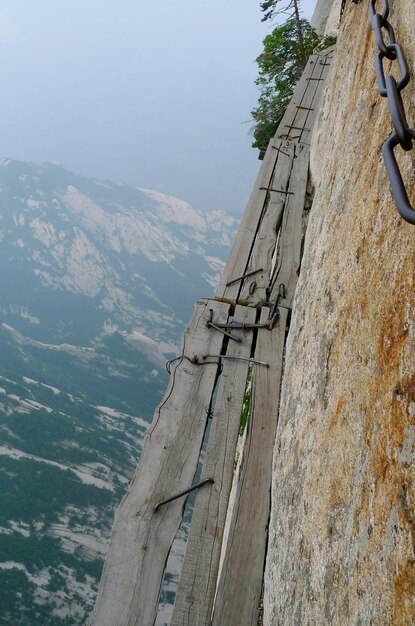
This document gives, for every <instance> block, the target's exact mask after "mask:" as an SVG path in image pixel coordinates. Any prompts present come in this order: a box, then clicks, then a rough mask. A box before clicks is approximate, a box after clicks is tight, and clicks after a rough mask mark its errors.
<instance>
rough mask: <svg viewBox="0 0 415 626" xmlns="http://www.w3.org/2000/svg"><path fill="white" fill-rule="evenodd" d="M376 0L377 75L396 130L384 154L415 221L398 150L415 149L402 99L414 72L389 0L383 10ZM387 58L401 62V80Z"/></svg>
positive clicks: (398, 196) (414, 131)
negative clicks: (391, 16) (390, 71)
mask: <svg viewBox="0 0 415 626" xmlns="http://www.w3.org/2000/svg"><path fill="white" fill-rule="evenodd" d="M376 3H377V0H370V17H371V21H372V28H373V30H374V32H375V37H376V43H377V46H378V48H379V53H378V56H377V58H376V63H375V70H376V78H377V82H378V88H379V93H380V95H381V96H382V97H384V98H387V99H388V104H389V111H390V114H391V118H392V124H393V128H394V133H393V134H392V135H391V136H390V137H389V139H387V140H386V141H385V143H384V144H383V147H382V155H383V160H384V163H385V167H386V171H387V173H388V176H389V180H390V184H391V188H392V195H393V198H394V200H395V203H396V207H397V209H398V211H399V213H400V215H401V217H403V219H404V220H406V221H407V222H409V223H410V224H415V209H414V208H413V207H412V206H411V204H410V201H409V198H408V194H407V192H406V188H405V184H404V182H403V179H402V174H401V171H400V169H399V166H398V163H397V161H396V157H395V152H394V150H395V148H396V146H398V145H400V146H401V148H402V149H403V150H405V151H406V152H409V151H410V150H412V149H413V141H415V128H410V127H409V124H408V120H407V117H406V112H405V107H404V104H403V100H402V91H403V90H404V89H405V87H407V86H408V84H409V81H410V78H411V76H410V73H409V67H408V62H407V60H406V57H405V52H404V50H403V48H402V46H401V45H400V44H399V43H398V42H397V41H396V36H395V31H394V29H393V26H392V24H391V23H390V22H389V21H388V17H389V12H390V7H389V0H382V13H377V12H376ZM384 59H387V60H389V61H392V62H395V61H396V62H397V64H398V67H399V74H400V78H399V80H396V79H395V77H394V76H392V74H388V75H387V76H385V67H384Z"/></svg>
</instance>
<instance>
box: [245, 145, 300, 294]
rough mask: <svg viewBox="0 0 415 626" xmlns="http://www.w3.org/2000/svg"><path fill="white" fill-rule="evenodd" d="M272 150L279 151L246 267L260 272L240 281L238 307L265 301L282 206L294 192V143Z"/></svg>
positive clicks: (277, 146) (278, 146)
mask: <svg viewBox="0 0 415 626" xmlns="http://www.w3.org/2000/svg"><path fill="white" fill-rule="evenodd" d="M274 147H275V150H276V151H277V152H278V154H277V161H276V165H275V169H274V175H273V177H272V180H271V183H270V190H269V192H268V197H267V202H266V205H265V209H264V211H263V214H262V216H261V219H260V221H259V224H258V229H257V232H256V235H255V239H254V242H253V246H252V250H251V254H250V257H249V261H248V265H247V267H246V272H250V271H252V270H254V269H255V268H260V267H261V268H263V271H262V272H259V273H258V274H255V275H253V276H250V277H247V278H246V279H245V280H244V281H242V282H241V292H240V294H239V297H238V302H239V303H240V304H245V305H249V306H261V305H264V304H265V303H266V301H267V298H268V296H267V289H268V287H269V284H270V279H271V267H272V257H273V254H274V251H275V246H276V243H277V233H278V230H279V228H280V225H281V219H282V215H283V211H284V207H285V206H286V205H287V203H288V198H289V196H290V194H292V193H293V190H292V189H291V190H289V183H290V177H291V170H292V168H293V164H294V156H295V150H294V144H293V143H292V142H291V141H275V142H274Z"/></svg>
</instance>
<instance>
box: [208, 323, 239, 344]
mask: <svg viewBox="0 0 415 626" xmlns="http://www.w3.org/2000/svg"><path fill="white" fill-rule="evenodd" d="M206 326H207V327H208V328H214V329H215V330H218V331H219V332H220V333H222V335H225V337H229V339H233V341H236V343H241V340H240V339H239V338H238V337H234V335H231V333H227V332H226V331H225V330H223V329H224V328H229V327H230V328H235V326H230V325H229V324H213V322H208V323H207V324H206Z"/></svg>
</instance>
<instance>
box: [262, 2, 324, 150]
mask: <svg viewBox="0 0 415 626" xmlns="http://www.w3.org/2000/svg"><path fill="white" fill-rule="evenodd" d="M266 4H267V5H271V0H268V2H264V3H262V5H261V6H264V5H266ZM273 4H274V5H275V4H276V2H275V0H274V2H273ZM290 5H291V3H290ZM274 9H275V7H274ZM270 10H271V9H270ZM274 15H275V13H274ZM264 19H265V18H264ZM267 19H268V18H267ZM299 29H300V31H301V38H300V37H299ZM320 42H321V39H320V38H319V36H318V35H317V33H316V32H315V30H314V29H313V28H312V27H311V26H310V24H309V22H307V20H300V23H299V24H298V23H297V21H296V20H295V19H289V20H288V21H287V22H285V24H283V25H282V26H278V27H277V28H275V29H274V30H273V31H272V33H271V34H270V35H267V37H265V39H264V42H263V44H264V49H263V52H262V53H261V54H260V55H259V57H258V58H257V59H256V62H257V64H258V68H259V76H258V78H257V79H256V81H255V84H256V85H258V87H259V88H260V95H259V98H258V105H257V106H256V107H255V108H254V109H253V110H252V111H251V115H252V118H253V120H254V122H255V124H254V126H253V128H252V133H253V136H254V142H253V144H252V146H253V147H254V148H262V147H265V146H267V145H268V141H269V140H270V139H271V137H272V136H273V135H274V133H275V131H276V130H277V127H278V124H279V123H280V121H281V119H282V116H283V115H284V112H285V109H286V108H287V105H288V103H289V101H290V99H291V97H292V93H293V88H294V85H295V83H296V82H297V81H298V80H299V78H300V76H301V74H302V72H303V70H304V67H305V65H306V63H307V59H308V57H309V56H310V54H312V53H313V51H314V50H315V48H316V47H317V46H318V45H319V43H320ZM328 45H329V44H328Z"/></svg>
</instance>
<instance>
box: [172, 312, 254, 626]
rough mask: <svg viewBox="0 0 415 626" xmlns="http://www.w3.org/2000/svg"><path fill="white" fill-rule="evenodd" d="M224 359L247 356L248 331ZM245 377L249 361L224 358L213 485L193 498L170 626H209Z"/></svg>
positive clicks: (240, 316)
mask: <svg viewBox="0 0 415 626" xmlns="http://www.w3.org/2000/svg"><path fill="white" fill-rule="evenodd" d="M255 316H256V311H255V309H253V308H248V307H242V306H237V307H236V311H235V319H237V320H238V321H241V322H245V323H254V322H255ZM232 334H234V335H235V336H237V337H239V338H240V339H241V343H240V344H238V343H235V342H233V341H230V342H229V344H228V348H227V355H228V356H229V355H231V356H242V357H249V356H250V353H251V345H252V340H253V332H252V331H247V332H242V331H232ZM247 374H248V363H247V362H244V361H236V360H235V361H232V360H228V359H224V361H223V370H222V374H221V377H220V379H219V389H218V393H217V398H216V403H215V408H214V417H213V422H212V427H211V431H210V436H209V441H208V447H207V451H206V457H205V461H204V465H203V471H202V478H203V477H213V478H214V480H215V483H214V484H213V485H211V486H209V487H207V488H204V489H203V490H201V491H199V492H198V494H197V499H196V503H195V508H194V511H193V516H192V522H191V526H190V534H189V539H188V544H187V549H186V555H185V559H184V563H183V568H182V573H181V578H180V583H179V588H178V592H177V596H176V604H175V607H174V613H173V620H172V626H195V625H196V624H197V626H208V625H209V624H210V621H211V615H212V608H213V600H214V596H215V590H216V580H217V574H218V568H219V560H220V553H221V547H222V539H223V531H224V526H225V520H226V513H227V508H228V502H229V494H230V490H231V486H232V477H233V471H234V462H235V451H236V443H237V439H238V432H239V427H240V421H241V412H242V406H243V399H244V393H245V387H246V381H247Z"/></svg>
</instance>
